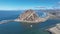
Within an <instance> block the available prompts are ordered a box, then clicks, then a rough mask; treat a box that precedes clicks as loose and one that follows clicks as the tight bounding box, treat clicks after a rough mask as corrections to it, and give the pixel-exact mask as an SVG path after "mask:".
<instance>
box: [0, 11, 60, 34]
mask: <svg viewBox="0 0 60 34" xmlns="http://www.w3.org/2000/svg"><path fill="white" fill-rule="evenodd" d="M23 12H24V11H23V10H19V11H3V10H1V11H0V21H2V20H11V19H16V18H18V16H19V15H20V14H22V13H23ZM37 14H38V15H39V16H41V17H42V18H43V17H45V16H47V15H44V16H42V15H43V12H41V11H38V12H37ZM57 23H60V20H58V19H48V20H47V21H45V22H42V23H38V24H32V25H33V27H32V28H31V27H30V26H29V25H30V24H28V25H27V24H23V23H21V22H8V23H5V24H0V34H50V33H49V32H48V31H46V29H48V28H51V27H54V26H55V24H57ZM52 25H53V26H52Z"/></svg>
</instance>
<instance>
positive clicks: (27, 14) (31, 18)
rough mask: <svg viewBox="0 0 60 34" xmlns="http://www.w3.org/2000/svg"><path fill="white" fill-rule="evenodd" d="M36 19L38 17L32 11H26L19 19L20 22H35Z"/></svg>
mask: <svg viewBox="0 0 60 34" xmlns="http://www.w3.org/2000/svg"><path fill="white" fill-rule="evenodd" d="M38 18H39V17H38V16H37V14H36V13H35V12H34V11H33V10H27V11H25V13H23V14H21V16H20V17H19V19H20V20H26V21H35V20H36V19H38Z"/></svg>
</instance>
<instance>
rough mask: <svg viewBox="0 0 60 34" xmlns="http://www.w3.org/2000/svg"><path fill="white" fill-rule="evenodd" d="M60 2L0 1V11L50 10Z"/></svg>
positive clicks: (34, 0)
mask: <svg viewBox="0 0 60 34" xmlns="http://www.w3.org/2000/svg"><path fill="white" fill-rule="evenodd" d="M57 3H58V4H60V0H0V10H24V9H40V8H42V9H52V7H53V6H54V5H56V4H57Z"/></svg>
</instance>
